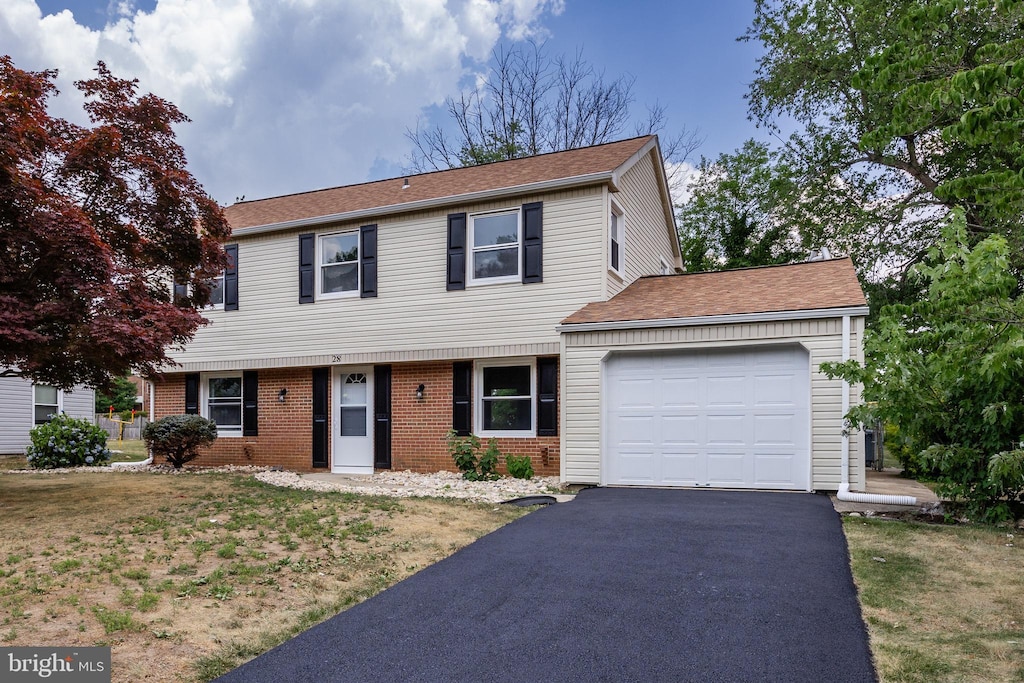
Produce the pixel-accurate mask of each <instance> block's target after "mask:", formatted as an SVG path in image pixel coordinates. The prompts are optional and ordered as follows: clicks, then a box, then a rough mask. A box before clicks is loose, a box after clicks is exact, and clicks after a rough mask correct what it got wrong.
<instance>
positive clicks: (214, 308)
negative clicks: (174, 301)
mask: <svg viewBox="0 0 1024 683" xmlns="http://www.w3.org/2000/svg"><path fill="white" fill-rule="evenodd" d="M224 275H225V272H224V271H223V270H222V271H221V272H220V275H218V276H217V277H212V278H210V281H211V282H212V281H214V280H220V303H219V304H214V303H209V304H206V306H204V307H203V310H206V311H223V310H224V294H225V292H224V281H225V278H224ZM189 289H190V291H191V287H190V288H189Z"/></svg>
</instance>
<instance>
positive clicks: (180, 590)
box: [0, 459, 524, 683]
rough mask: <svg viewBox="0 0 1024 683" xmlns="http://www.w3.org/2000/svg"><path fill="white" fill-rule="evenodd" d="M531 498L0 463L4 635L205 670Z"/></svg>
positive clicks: (386, 582)
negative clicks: (457, 498)
mask: <svg viewBox="0 0 1024 683" xmlns="http://www.w3.org/2000/svg"><path fill="white" fill-rule="evenodd" d="M22 462H24V460H23V459H22ZM523 512H524V511H523V509H522V508H516V507H514V506H496V505H493V504H474V503H465V502H448V501H441V500H431V499H406V500H401V501H399V500H396V499H391V498H382V497H371V496H363V495H357V494H350V493H348V494H346V493H317V492H310V491H298V490H293V489H283V488H276V487H272V486H267V485H264V484H261V483H259V482H257V481H255V480H254V479H253V478H252V476H251V475H244V474H228V473H218V474H195V473H179V474H152V473H132V472H125V473H121V472H74V473H49V474H45V473H39V474H0V644H2V645H4V646H18V645H37V646H38V645H54V646H75V645H83V646H84V645H110V646H111V647H112V652H113V662H112V664H113V667H112V668H113V681H115V682H124V683H127V682H128V681H140V680H154V681H161V682H164V681H207V680H210V679H212V678H215V677H216V676H218V675H220V674H222V673H224V672H225V671H228V670H229V669H231V668H233V667H235V666H237V665H238V664H240V663H241V662H243V661H245V660H247V659H250V658H252V657H254V656H255V655H257V654H259V653H261V652H263V651H265V650H267V649H269V648H271V647H273V646H274V645H276V644H278V643H280V642H282V641H283V640H285V639H286V638H288V637H290V636H292V635H295V634H296V633H298V632H299V631H301V630H304V629H306V628H308V627H309V626H312V625H313V624H315V623H317V622H319V621H322V620H323V619H326V618H327V617H329V616H331V615H333V614H335V613H337V612H338V611H340V610H342V609H344V608H346V607H348V606H350V605H352V604H355V603H357V602H359V601H361V600H364V599H366V598H367V597H369V596H371V595H374V594H376V593H377V592H379V591H381V590H383V589H384V588H386V587H388V586H390V585H392V584H394V583H395V582H397V581H399V580H401V579H403V578H405V577H407V576H409V575H410V574H412V573H414V572H416V571H418V570H419V569H422V568H423V567H425V566H427V565H430V564H432V563H434V562H437V561H438V560H439V559H441V558H443V557H446V556H448V555H450V554H451V553H452V552H454V551H455V550H457V549H458V548H461V547H462V546H465V545H467V544H468V543H471V542H472V541H473V540H475V539H476V538H479V537H480V536H482V535H484V534H486V533H489V532H490V531H492V530H494V529H496V528H498V527H500V526H502V525H503V524H506V523H507V522H509V521H511V520H512V519H514V518H516V517H518V516H519V515H522V514H523Z"/></svg>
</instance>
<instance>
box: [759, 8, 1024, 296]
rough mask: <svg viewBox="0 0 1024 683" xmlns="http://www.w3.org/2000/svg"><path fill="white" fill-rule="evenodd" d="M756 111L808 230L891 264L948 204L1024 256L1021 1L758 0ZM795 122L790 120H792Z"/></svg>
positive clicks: (910, 252) (903, 265)
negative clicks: (787, 172)
mask: <svg viewBox="0 0 1024 683" xmlns="http://www.w3.org/2000/svg"><path fill="white" fill-rule="evenodd" d="M743 39H745V40H752V41H757V42H760V43H762V44H763V46H764V55H763V56H762V58H761V59H760V62H759V64H758V67H757V71H756V74H755V78H754V80H753V82H752V84H751V87H750V91H749V94H748V103H749V108H750V114H751V117H752V118H754V119H755V120H757V121H758V122H759V123H760V124H762V125H765V126H767V127H768V128H769V129H770V130H772V131H773V132H774V133H775V134H776V135H777V136H779V137H780V138H781V137H782V136H783V135H784V131H787V130H789V131H792V133H791V134H790V135H789V136H788V137H787V138H786V139H785V142H784V145H783V147H782V149H781V158H782V160H783V161H784V162H785V163H786V164H788V165H789V167H790V168H791V170H792V171H793V173H794V175H793V178H794V180H795V182H796V183H797V184H798V185H799V186H800V195H799V197H800V201H799V202H794V203H792V205H791V207H790V211H789V220H790V221H791V223H792V224H794V225H800V226H801V229H802V230H803V231H804V232H805V235H804V237H805V239H806V240H809V241H810V242H813V243H822V244H826V245H828V246H830V247H833V248H835V249H838V250H839V251H842V252H846V253H850V254H853V255H854V256H855V258H856V259H857V260H858V261H859V263H860V264H861V268H862V272H864V273H868V272H870V270H871V269H872V268H875V269H876V273H885V274H889V275H892V274H893V273H895V274H897V276H899V275H901V274H903V273H906V272H908V270H909V267H910V266H911V265H913V264H914V263H917V262H919V261H921V260H922V259H923V258H924V257H925V256H926V255H927V254H928V249H929V247H930V246H931V245H932V244H934V243H935V241H936V240H937V239H938V237H939V231H940V225H941V224H942V221H943V220H944V218H945V217H946V216H947V215H948V213H949V211H950V210H952V209H953V208H961V209H963V211H964V215H965V217H966V225H967V231H968V233H967V234H968V238H969V239H970V240H973V241H975V242H976V241H978V240H980V239H982V238H984V237H985V236H987V235H989V234H993V233H997V234H1001V235H1003V236H1004V237H1005V238H1006V239H1007V240H1008V241H1009V243H1010V245H1011V247H1012V248H1011V253H1012V254H1015V256H1014V258H1013V259H1012V261H1013V262H1014V263H1015V265H1020V263H1021V262H1022V260H1024V256H1021V254H1024V250H1022V249H1021V248H1020V247H1021V246H1022V241H1021V240H1022V238H1021V235H1022V229H1024V146H1022V145H1024V100H1022V89H1024V59H1022V57H1024V3H1022V2H1021V1H1020V0H757V2H756V5H755V17H754V21H753V24H752V26H751V27H750V28H749V30H748V31H747V33H746V35H745V36H744V37H743ZM794 128H795V130H793V129H794Z"/></svg>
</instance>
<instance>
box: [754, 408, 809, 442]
mask: <svg viewBox="0 0 1024 683" xmlns="http://www.w3.org/2000/svg"><path fill="white" fill-rule="evenodd" d="M753 421H754V439H753V444H754V446H787V447H790V448H795V447H796V442H797V439H798V438H799V435H798V434H797V418H796V416H795V415H792V414H789V415H754V416H753Z"/></svg>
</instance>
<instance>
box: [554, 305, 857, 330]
mask: <svg viewBox="0 0 1024 683" xmlns="http://www.w3.org/2000/svg"><path fill="white" fill-rule="evenodd" d="M867 314H868V307H867V306H848V307H844V308H813V309H808V310H805V311H768V312H765V313H731V314H726V315H701V316H694V317H692V318H656V319H654V320H611V321H607V322H595V323H561V324H559V325H556V326H555V330H556V331H558V332H604V331H612V330H633V329H636V328H638V327H645V328H646V327H692V326H695V325H728V324H733V323H752V322H780V321H785V320H810V319H812V318H838V317H839V316H843V318H844V320H846V321H847V323H849V319H850V316H864V315H867Z"/></svg>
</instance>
